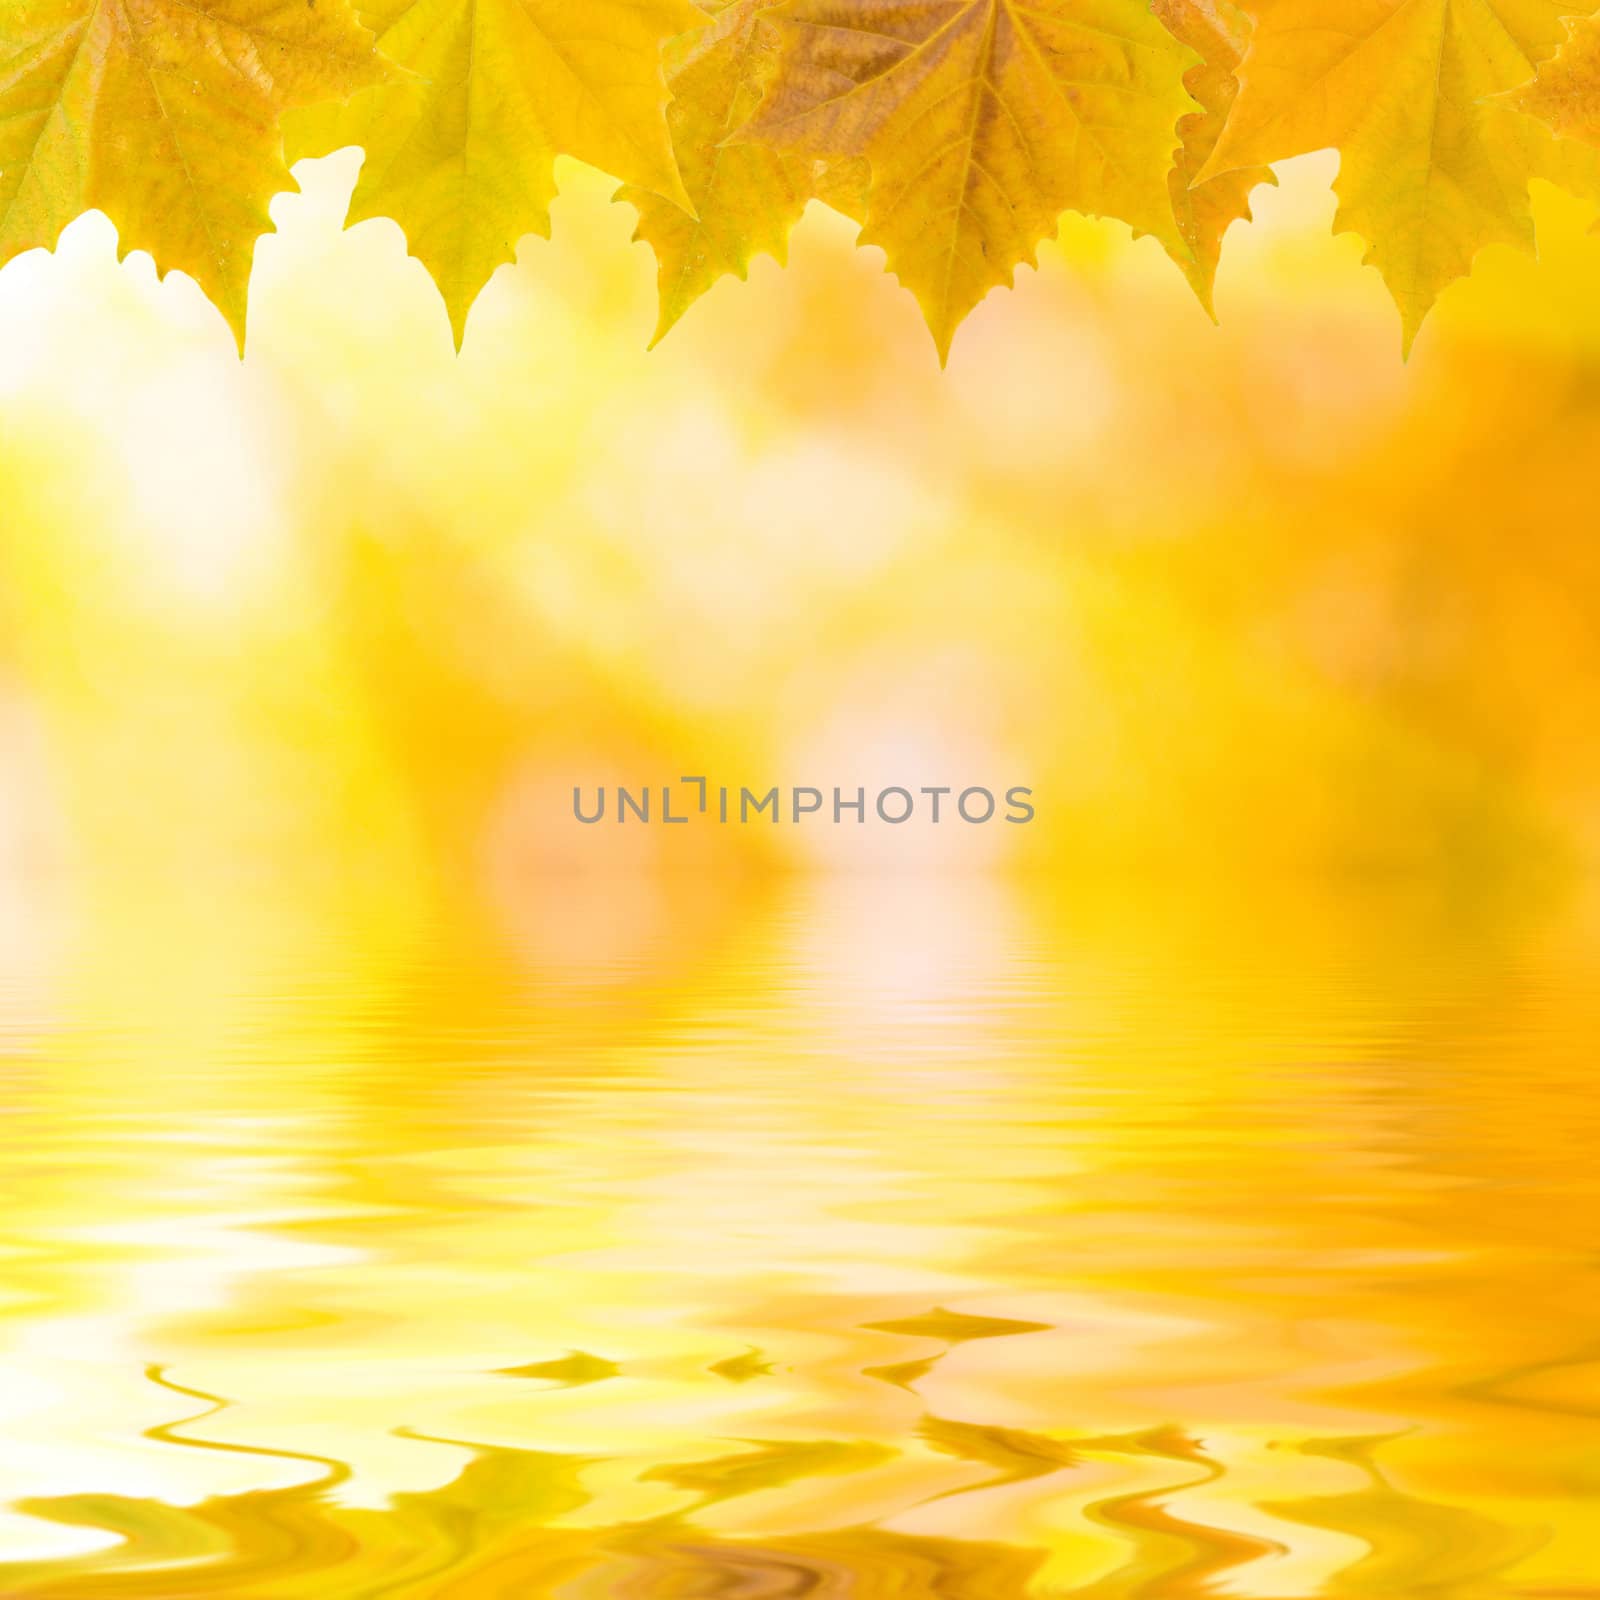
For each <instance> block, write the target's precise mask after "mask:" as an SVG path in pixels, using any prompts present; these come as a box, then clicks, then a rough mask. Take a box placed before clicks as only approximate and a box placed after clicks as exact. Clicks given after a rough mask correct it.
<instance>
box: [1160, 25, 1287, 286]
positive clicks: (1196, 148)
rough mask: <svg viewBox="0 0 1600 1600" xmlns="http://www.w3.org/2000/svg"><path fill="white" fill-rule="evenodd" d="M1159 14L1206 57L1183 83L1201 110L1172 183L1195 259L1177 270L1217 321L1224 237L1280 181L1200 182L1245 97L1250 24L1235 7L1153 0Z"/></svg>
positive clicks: (1186, 131)
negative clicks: (1260, 187)
mask: <svg viewBox="0 0 1600 1600" xmlns="http://www.w3.org/2000/svg"><path fill="white" fill-rule="evenodd" d="M1153 9H1154V10H1155V14H1156V15H1157V16H1158V17H1159V18H1160V19H1161V20H1162V21H1163V22H1164V23H1165V24H1166V25H1167V28H1168V29H1169V30H1170V31H1171V32H1172V33H1173V34H1175V35H1176V36H1177V37H1178V38H1179V39H1181V40H1182V41H1183V42H1184V43H1185V44H1186V45H1188V46H1189V48H1190V49H1191V50H1193V51H1194V52H1195V53H1196V54H1197V55H1198V56H1199V57H1200V58H1201V61H1200V65H1199V66H1198V67H1193V68H1191V69H1190V70H1189V72H1188V73H1187V75H1186V76H1185V78H1184V82H1185V84H1186V85H1187V86H1188V89H1189V93H1190V94H1192V95H1193V96H1194V98H1195V99H1196V100H1197V101H1198V102H1199V103H1200V107H1201V109H1200V110H1199V111H1197V112H1195V113H1194V114H1193V115H1191V116H1187V117H1185V118H1184V119H1183V121H1182V122H1180V123H1179V124H1178V132H1179V134H1180V135H1181V136H1182V139H1183V146H1182V148H1181V149H1180V151H1179V152H1178V162H1177V165H1176V166H1175V167H1174V168H1173V169H1172V173H1171V176H1170V179H1169V183H1170V186H1171V189H1172V209H1173V213H1174V215H1175V216H1176V217H1177V219H1178V230H1179V232H1180V233H1182V235H1183V238H1184V242H1185V243H1186V244H1187V245H1188V246H1189V252H1190V256H1189V259H1188V260H1184V259H1182V258H1181V257H1180V258H1178V265H1179V266H1180V267H1181V268H1182V269H1183V274H1184V276H1185V277H1186V278H1188V280H1189V283H1190V286H1191V287H1192V288H1193V289H1194V292H1195V293H1196V294H1197V295H1198V296H1199V297H1200V303H1201V305H1203V306H1204V307H1205V308H1206V311H1207V313H1208V314H1210V315H1212V316H1215V314H1216V313H1215V310H1214V308H1213V306H1212V291H1213V289H1214V288H1215V285H1216V279H1217V265H1218V263H1219V261H1220V260H1221V258H1222V237H1223V235H1224V234H1225V233H1226V232H1227V231H1228V229H1229V228H1231V227H1232V226H1233V224H1234V223H1236V222H1248V221H1249V220H1250V191H1251V190H1252V189H1254V188H1255V187H1256V186H1257V184H1262V183H1276V182H1277V181H1278V180H1277V179H1276V178H1275V177H1273V175H1272V168H1271V167H1267V166H1257V167H1238V168H1235V169H1234V170H1232V171H1230V172H1223V173H1219V174H1218V175H1217V176H1216V177H1214V178H1209V179H1207V180H1206V181H1205V182H1204V183H1200V182H1197V181H1196V180H1197V178H1198V176H1199V173H1200V169H1201V168H1202V167H1203V166H1204V165H1205V164H1206V162H1207V161H1208V160H1209V159H1210V158H1211V152H1212V151H1213V150H1215V149H1216V147H1217V139H1218V137H1219V136H1220V135H1221V133H1222V129H1223V126H1224V124H1225V123H1226V122H1227V118H1228V112H1229V110H1230V109H1231V108H1232V106H1233V102H1234V100H1235V98H1236V97H1237V95H1238V93H1239V80H1238V78H1237V77H1235V76H1234V74H1235V72H1236V71H1237V70H1238V66H1239V63H1240V61H1241V60H1242V59H1243V58H1244V52H1245V49H1246V47H1247V46H1248V44H1249V42H1250V19H1249V18H1248V17H1247V16H1246V15H1245V14H1244V12H1242V11H1241V10H1240V9H1239V8H1238V6H1236V5H1234V4H1233V3H1232V0H1153Z"/></svg>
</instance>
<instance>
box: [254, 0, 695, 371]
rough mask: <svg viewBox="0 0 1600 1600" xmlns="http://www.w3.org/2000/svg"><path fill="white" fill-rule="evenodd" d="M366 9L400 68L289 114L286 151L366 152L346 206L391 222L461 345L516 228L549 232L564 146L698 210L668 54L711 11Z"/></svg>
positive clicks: (477, 0) (357, 217)
mask: <svg viewBox="0 0 1600 1600" xmlns="http://www.w3.org/2000/svg"><path fill="white" fill-rule="evenodd" d="M363 17H364V20H365V21H366V22H367V23H368V25H369V26H370V27H372V29H373V30H374V32H376V33H377V35H378V42H379V46H380V48H381V49H382V51H383V53H384V54H385V55H386V56H387V57H388V58H389V59H390V60H392V61H394V62H395V63H397V64H398V65H399V66H400V67H402V68H404V69H406V72H407V76H406V77H404V78H403V79H401V80H399V81H396V82H393V83H389V84H385V85H382V86H380V87H378V88H375V89H371V90H368V91H366V92H365V93H363V94H360V95H357V96H356V97H355V98H354V99H353V100H352V101H351V102H350V104H348V105H347V106H344V107H341V108H338V109H332V110H327V109H324V110H318V111H315V112H310V113H306V114H303V115H301V116H298V117H296V118H294V119H292V120H291V121H290V122H289V123H288V124H287V125H286V127H287V132H288V135H289V142H290V151H291V154H292V155H294V156H296V157H299V156H312V155H326V154H328V153H329V152H330V151H333V150H337V149H339V148H340V147H341V146H343V145H349V144H357V145H360V146H361V147H362V148H363V149H364V150H365V151H366V161H365V163H364V164H363V166H362V169H361V177H360V179H359V181H358V183H357V185H356V192H355V195H354V197H353V199H352V200H351V204H350V217H349V220H350V221H352V222H359V221H362V220H365V219H367V218H370V217H391V218H393V219H394V220H395V221H396V222H398V223H399V224H400V227H401V229H402V230H403V231H404V233H405V235H406V239H407V241H408V244H409V246H410V249H411V253H412V254H413V255H415V256H417V257H418V258H419V259H420V260H421V261H422V263H423V264H424V265H425V266H426V267H427V269H428V271H429V272H430V273H431V274H432V275H433V280H434V282H435V283H436V284H438V286H439V290H440V293H441V294H442V295H443V296H444V301H445V305H446V307H447V309H448V310H449V313H450V324H451V327H452V328H453V329H454V331H455V337H456V344H457V345H458V346H459V345H460V343H461V337H462V333H463V331H464V329H465V327H466V320H467V312H468V311H469V310H470V309H471V307H472V302H473V301H474V300H475V299H476V298H477V296H478V292H479V291H480V290H481V289H482V288H483V286H484V284H486V283H487V282H488V281H489V278H490V276H491V274H492V273H493V272H494V270H495V268H496V267H498V266H501V265H502V264H504V263H505V262H508V261H511V260H513V259H515V255H516V245H517V241H518V240H519V239H520V238H521V237H522V236H523V235H524V234H528V233H538V234H541V235H543V236H544V237H545V238H548V237H549V236H550V202H551V201H552V200H553V199H554V198H555V194H556V182H555V159H556V157H557V156H558V155H568V156H575V157H576V158H577V159H578V160H580V161H586V162H588V163H589V164H590V165H591V166H595V167H599V168H600V169H601V170H602V171H605V172H609V173H610V174H611V175H612V176H613V177H617V178H621V179H623V180H625V181H626V182H628V183H630V184H633V185H635V186H636V187H638V188H640V189H643V190H648V191H649V192H651V193H654V194H659V195H662V196H663V197H664V198H666V199H668V200H670V201H672V202H674V203H675V204H677V205H679V206H682V207H684V208H686V209H689V210H692V209H693V206H692V202H691V201H690V199H689V197H688V195H687V194H685V192H684V189H683V184H682V182H681V180H680V178H679V176H678V167H677V162H676V160H675V158H674V156H673V151H672V140H671V138H670V136H669V134H668V131H667V122H666V106H667V87H666V79H665V75H664V71H663V66H662V59H661V56H662V46H663V44H664V43H665V41H666V40H668V39H669V38H671V37H673V36H674V35H677V34H681V33H684V32H687V31H688V30H689V29H692V28H697V27H700V26H703V25H704V23H705V21H706V18H705V15H704V13H703V12H701V11H699V10H698V9H696V8H695V7H694V6H693V5H691V4H690V3H689V0H376V3H375V4H372V5H370V6H369V8H368V9H367V10H366V11H365V12H364V13H363Z"/></svg>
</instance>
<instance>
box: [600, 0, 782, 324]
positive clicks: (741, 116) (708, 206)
mask: <svg viewBox="0 0 1600 1600" xmlns="http://www.w3.org/2000/svg"><path fill="white" fill-rule="evenodd" d="M776 3H777V0H720V3H719V0H709V3H708V4H707V5H706V7H705V9H706V10H708V11H711V12H712V14H713V15H712V22H711V25H710V26H709V27H707V28H704V29H701V30H700V31H698V32H696V33H692V34H687V35H685V36H684V37H682V38H680V39H678V40H675V41H674V42H673V43H672V44H670V45H669V46H668V48H667V54H666V62H667V83H668V87H669V88H670V89H671V91H672V97H673V98H672V103H671V105H670V106H668V108H667V126H668V128H669V130H670V131H671V134H672V145H673V149H674V151H675V153H676V155H677V160H678V170H679V172H680V173H681V174H682V177H683V186H684V190H685V192H686V193H687V194H688V197H689V200H690V203H691V204H692V206H693V208H694V210H693V214H691V213H690V212H687V211H685V210H684V209H683V207H682V206H680V205H675V204H674V203H673V202H672V201H671V200H670V199H668V198H667V197H666V196H665V195H661V194H652V193H651V192H650V191H649V190H648V189H644V188H640V187H639V186H638V185H636V184H626V185H624V186H623V187H622V188H621V189H619V190H618V191H617V196H616V198H617V199H618V200H621V201H625V202H627V203H628V204H629V205H632V206H633V207H634V208H635V209H636V210H637V211H638V213H639V229H638V232H637V233H636V234H635V235H634V237H635V238H636V239H642V240H645V241H646V242H648V243H649V245H650V246H651V248H652V249H653V250H654V251H655V253H656V257H657V260H658V261H659V263H660V272H659V283H660V296H661V318H660V322H659V323H658V325H657V327H656V333H655V339H654V340H652V344H655V343H659V342H660V340H661V339H662V338H663V337H664V336H665V335H666V333H667V332H668V330H669V329H671V328H672V326H673V324H674V323H676V322H677V321H678V319H679V318H680V317H681V316H682V315H683V314H684V312H685V311H687V310H688V309H689V307H690V306H691V305H693V304H694V302H695V301H696V300H698V299H699V298H700V296H701V295H703V294H704V293H705V292H706V291H707V290H708V289H709V288H710V287H711V286H712V284H714V283H715V282H716V281H717V279H718V278H721V277H724V276H727V275H729V274H732V275H733V276H735V277H738V278H740V279H743V278H745V277H746V276H747V275H748V273H749V269H750V262H751V260H752V258H753V257H755V256H758V255H762V254H766V255H770V256H772V257H773V258H774V259H776V260H777V261H778V262H779V263H780V264H782V263H783V262H784V261H785V259H786V256H787V253H788V242H789V233H790V230H791V229H792V228H793V227H794V225H795V223H796V222H798V221H799V220H800V215H801V213H802V212H803V211H804V210H805V208H806V202H807V200H809V199H810V198H811V195H812V193H813V183H812V166H813V164H812V163H810V162H806V161H798V160H795V159H793V158H792V157H789V156H786V155H783V154H781V153H780V152H778V151H776V150H772V149H769V148H767V147H766V146H763V145H757V144H733V145H730V144H729V143H728V142H727V141H728V139H729V137H730V136H731V135H732V134H733V133H734V131H735V130H736V129H738V128H740V127H741V126H742V125H743V124H744V123H745V122H747V121H748V120H749V118H750V116H751V114H752V113H753V112H754V111H755V109H756V106H757V104H758V103H759V102H760V99H761V95H762V82H763V76H764V74H765V72H766V70H767V68H768V66H769V63H770V61H771V59H772V51H771V44H770V38H769V36H768V34H767V33H766V31H765V30H764V29H763V28H762V27H761V25H760V24H761V14H762V12H764V11H767V10H770V9H771V7H772V6H773V5H775V4H776Z"/></svg>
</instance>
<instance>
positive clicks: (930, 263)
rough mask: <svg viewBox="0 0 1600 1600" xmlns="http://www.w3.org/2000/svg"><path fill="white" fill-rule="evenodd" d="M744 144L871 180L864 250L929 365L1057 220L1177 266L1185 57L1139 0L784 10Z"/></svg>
mask: <svg viewBox="0 0 1600 1600" xmlns="http://www.w3.org/2000/svg"><path fill="white" fill-rule="evenodd" d="M770 16H771V19H772V23H773V26H774V27H776V28H778V29H779V30H780V32H781V35H782V47H781V54H780V57H779V66H778V70H777V72H776V73H775V74H774V76H773V79H772V82H771V84H770V85H769V87H768V89H767V93H766V95H765V97H764V99H763V100H762V103H761V105H760V107H759V108H758V109H757V111H756V114H755V116H754V117H753V118H752V120H751V121H750V123H749V124H748V125H747V127H746V128H745V130H744V133H743V135H742V136H743V137H745V138H750V139H755V140H759V141H761V142H763V143H766V144H769V145H771V146H772V147H773V148H775V149H779V150H782V151H785V152H787V153H789V154H792V155H796V156H825V157H862V158H864V159H865V160H866V161H867V162H868V163H869V165H870V169H871V184H870V187H869V189H868V191H867V195H866V206H865V227H864V228H863V230H862V235H861V239H862V243H863V244H872V245H879V246H881V247H882V249H883V250H884V252H885V254H886V255H887V257H888V263H889V268H890V270H891V271H893V272H894V273H895V274H896V275H897V276H898V277H899V278H900V280H901V281H902V282H903V283H904V284H905V285H906V287H907V288H909V289H910V290H911V291H912V293H913V294H915V295H916V297H917V299H918V301H919V302H920V304H921V306H922V309H923V314H924V315H925V316H926V318H927V320H928V326H929V327H930V329H931V330H932V332H933V336H934V339H935V342H936V343H937V345H938V347H939V354H940V359H941V360H943V359H944V358H946V357H947V356H948V354H949V349H950V342H951V339H952V338H953V336H954V334H955V331H956V329H957V327H958V326H959V325H960V324H961V321H962V319H963V318H965V317H966V316H967V314H968V313H969V312H970V311H971V310H972V309H973V308H974V307H975V306H976V305H977V304H978V303H979V302H980V301H981V300H982V299H983V297H984V296H985V295H986V294H987V293H988V292H989V291H990V290H991V289H993V288H996V287H998V286H1000V285H1007V286H1009V285H1010V283H1011V282H1012V278H1013V272H1014V269H1015V267H1016V265H1017V263H1018V262H1027V263H1029V264H1030V265H1031V264H1033V263H1034V262H1035V251H1036V249H1037V246H1038V244H1039V241H1040V240H1041V239H1045V238H1048V237H1050V236H1052V235H1053V234H1054V233H1055V231H1056V227H1057V224H1058V223H1059V220H1060V217H1061V213H1062V212H1063V211H1066V210H1069V209H1070V210H1076V211H1082V212H1085V213H1088V214H1090V215H1095V216H1110V217H1117V218H1120V219H1121V220H1122V221H1124V222H1127V223H1129V224H1131V225H1132V226H1133V228H1134V229H1135V230H1136V231H1138V232H1140V233H1150V234H1154V235H1155V236H1156V237H1157V238H1158V239H1159V240H1160V241H1161V242H1162V244H1163V245H1164V246H1165V247H1166V248H1167V250H1168V251H1169V253H1171V254H1172V255H1173V256H1174V257H1175V258H1177V259H1178V260H1180V261H1187V260H1188V259H1189V258H1190V256H1191V254H1192V252H1191V251H1190V248H1189V246H1188V244H1187V243H1186V242H1185V240H1184V238H1183V236H1182V233H1181V231H1180V229H1179V226H1178V222H1177V219H1176V218H1175V217H1174V215H1173V209H1172V195H1171V191H1170V189H1169V186H1168V174H1169V172H1170V171H1171V169H1172V166H1173V153H1174V151H1175V150H1176V148H1177V145H1178V134H1177V126H1178V121H1179V119H1180V118H1181V117H1183V116H1184V115H1186V114H1187V113H1190V112H1192V111H1193V110H1194V103H1193V101H1191V100H1190V98H1189V95H1188V93H1187V91H1186V90H1185V88H1184V85H1183V75H1184V73H1185V71H1186V70H1187V69H1188V68H1189V67H1190V66H1192V65H1194V63H1195V59H1196V58H1195V56H1194V54H1193V52H1192V51H1190V50H1189V49H1188V48H1187V47H1186V46H1184V45H1183V44H1181V43H1180V42H1179V41H1178V40H1177V39H1176V38H1174V37H1173V35H1172V34H1171V33H1169V32H1168V31H1167V29H1166V28H1164V27H1163V26H1162V25H1161V23H1160V22H1158V21H1157V20H1156V18H1155V17H1154V16H1153V15H1152V14H1151V12H1150V9H1149V6H1148V4H1147V3H1146V0H1036V3H1034V4H1031V5H1024V4H1021V3H1018V0H786V3H785V4H783V5H781V6H779V7H777V8H776V9H775V10H774V11H772V12H771V13H770Z"/></svg>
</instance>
